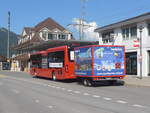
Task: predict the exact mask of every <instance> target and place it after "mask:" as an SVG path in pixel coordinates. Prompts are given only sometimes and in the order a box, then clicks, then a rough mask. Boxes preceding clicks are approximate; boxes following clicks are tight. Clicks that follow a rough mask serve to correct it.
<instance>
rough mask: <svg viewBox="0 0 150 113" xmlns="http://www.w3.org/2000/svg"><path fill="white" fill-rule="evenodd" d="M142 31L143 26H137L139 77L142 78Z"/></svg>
mask: <svg viewBox="0 0 150 113" xmlns="http://www.w3.org/2000/svg"><path fill="white" fill-rule="evenodd" d="M142 31H143V26H140V27H139V32H140V79H142Z"/></svg>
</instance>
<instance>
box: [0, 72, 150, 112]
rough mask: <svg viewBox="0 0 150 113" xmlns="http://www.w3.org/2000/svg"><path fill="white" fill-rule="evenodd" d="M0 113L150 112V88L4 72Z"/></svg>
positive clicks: (1, 81)
mask: <svg viewBox="0 0 150 113" xmlns="http://www.w3.org/2000/svg"><path fill="white" fill-rule="evenodd" d="M0 113H150V88H149V87H137V86H117V85H116V86H107V85H106V86H104V85H98V86H96V87H84V86H82V85H81V84H78V83H76V82H60V81H57V82H56V81H52V80H49V79H43V78H32V77H31V76H30V75H28V74H27V73H23V72H8V71H2V72H0Z"/></svg>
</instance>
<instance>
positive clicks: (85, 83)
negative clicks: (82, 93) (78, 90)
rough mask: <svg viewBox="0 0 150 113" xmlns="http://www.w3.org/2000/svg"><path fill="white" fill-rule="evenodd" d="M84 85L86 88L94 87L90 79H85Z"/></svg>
mask: <svg viewBox="0 0 150 113" xmlns="http://www.w3.org/2000/svg"><path fill="white" fill-rule="evenodd" d="M83 85H84V86H92V83H91V81H90V80H89V79H86V78H85V79H83Z"/></svg>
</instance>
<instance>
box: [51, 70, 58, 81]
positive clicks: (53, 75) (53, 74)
mask: <svg viewBox="0 0 150 113" xmlns="http://www.w3.org/2000/svg"><path fill="white" fill-rule="evenodd" d="M52 79H53V80H54V81H56V80H57V78H56V74H55V72H53V73H52Z"/></svg>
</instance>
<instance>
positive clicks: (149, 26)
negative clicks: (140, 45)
mask: <svg viewBox="0 0 150 113" xmlns="http://www.w3.org/2000/svg"><path fill="white" fill-rule="evenodd" d="M148 35H149V36H150V23H149V24H148Z"/></svg>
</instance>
